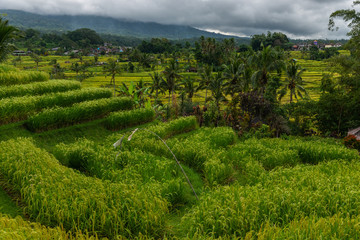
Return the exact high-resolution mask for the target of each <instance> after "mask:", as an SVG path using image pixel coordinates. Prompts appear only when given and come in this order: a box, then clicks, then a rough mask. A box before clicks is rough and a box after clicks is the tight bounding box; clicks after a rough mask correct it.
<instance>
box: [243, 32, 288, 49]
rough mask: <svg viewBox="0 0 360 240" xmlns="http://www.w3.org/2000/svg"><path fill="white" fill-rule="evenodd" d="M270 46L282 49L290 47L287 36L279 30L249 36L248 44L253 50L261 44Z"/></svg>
mask: <svg viewBox="0 0 360 240" xmlns="http://www.w3.org/2000/svg"><path fill="white" fill-rule="evenodd" d="M262 44H263V45H264V46H265V47H267V46H272V47H277V46H278V47H280V48H282V49H290V47H291V45H292V44H291V43H290V41H289V39H288V37H287V36H286V35H285V34H283V33H281V32H274V33H271V32H268V33H267V35H265V34H264V33H263V34H257V35H253V36H252V38H251V42H250V45H251V47H252V49H253V50H254V51H258V50H261V45H262Z"/></svg>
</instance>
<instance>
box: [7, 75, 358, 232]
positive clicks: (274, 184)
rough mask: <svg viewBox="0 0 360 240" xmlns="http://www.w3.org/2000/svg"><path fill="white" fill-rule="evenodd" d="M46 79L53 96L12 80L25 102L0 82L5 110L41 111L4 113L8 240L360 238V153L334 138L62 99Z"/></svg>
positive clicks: (106, 100) (127, 103)
mask: <svg viewBox="0 0 360 240" xmlns="http://www.w3.org/2000/svg"><path fill="white" fill-rule="evenodd" d="M24 74H25V73H24ZM15 82H17V83H18V81H15ZM43 82H45V83H48V84H49V85H47V88H46V90H44V91H45V92H46V93H44V91H40V90H39V89H41V88H42V85H31V84H38V83H26V85H29V86H30V85H31V86H32V87H31V88H32V89H38V90H36V91H35V90H34V94H38V95H32V93H29V92H28V91H27V90H26V89H27V88H26V87H21V86H25V83H24V85H21V84H20V85H19V84H17V85H14V84H13V85H12V86H18V87H19V89H20V90H19V91H24V96H23V97H22V96H19V95H21V94H20V93H19V92H16V91H14V88H11V87H3V86H1V87H0V89H5V90H4V91H3V92H5V93H4V96H5V97H3V98H2V99H1V100H0V103H1V105H0V107H1V106H5V105H6V104H7V103H9V104H10V103H11V102H19V104H20V103H21V102H23V103H24V105H25V107H26V108H24V109H28V108H29V106H36V107H34V109H36V110H33V111H29V114H27V115H26V116H25V117H18V118H15V117H13V115H11V117H10V116H8V115H9V114H10V113H12V111H9V112H5V111H4V114H3V116H4V119H7V121H3V125H1V126H0V189H1V190H0V204H1V207H0V229H1V231H0V238H2V239H102V238H107V239H218V238H220V239H289V238H293V239H329V238H332V239H349V238H354V239H356V238H357V237H358V236H359V231H358V230H359V216H360V201H359V197H358V196H359V194H360V188H359V186H360V176H359V172H360V162H359V160H360V156H359V153H358V152H357V151H355V150H349V149H347V148H345V147H344V146H343V145H342V144H341V143H339V142H337V141H335V140H333V139H321V138H300V137H286V138H279V139H268V138H264V139H256V138H249V139H238V138H237V136H236V134H235V133H234V132H233V130H232V129H231V128H228V127H218V128H199V126H198V125H197V121H196V119H195V118H194V117H186V118H179V119H176V120H173V121H169V122H166V123H163V122H159V121H157V120H154V118H155V117H154V112H153V110H152V109H133V104H132V102H131V100H130V99H127V98H119V97H116V98H114V97H111V93H110V95H106V96H104V97H101V98H99V99H91V98H90V99H89V98H88V97H83V95H82V94H83V93H84V92H86V94H85V95H86V96H95V95H96V94H88V93H89V90H86V89H84V88H81V89H77V90H72V89H69V90H64V91H62V92H59V91H58V90H55V89H58V87H56V86H55V85H54V93H53V92H51V91H49V86H51V84H52V83H54V82H53V80H45V81H43ZM69 83H71V81H70V82H69ZM70 85H71V84H70ZM8 89H10V90H8ZM21 89H23V90H21ZM44 89H45V88H44ZM74 91H75V92H76V94H75V95H74V94H73V92H74ZM94 91H102V90H101V89H97V88H94ZM0 92H1V91H0ZM15 92H16V94H15ZM105 92H106V91H105ZM79 93H81V94H79ZM13 94H15V95H13ZM59 94H60V95H59ZM61 94H65V95H61ZM25 95H26V96H25ZM53 96H55V97H53ZM59 96H62V97H63V98H64V100H63V101H60V102H66V101H68V103H67V104H65V105H64V106H63V105H62V104H58V103H57V102H58V100H57V99H59V98H60V97H59ZM64 96H67V97H64ZM68 96H71V97H68ZM74 96H77V97H74ZM78 96H81V97H78ZM19 99H20V100H19ZM29 99H31V100H29ZM33 99H36V101H35V100H33ZM38 99H50V100H46V101H45V100H41V101H40V100H38ZM67 99H70V100H67ZM73 99H77V101H74V100H73ZM15 100H16V101H15ZM28 101H30V102H28ZM38 102H42V103H43V102H45V103H46V104H44V105H42V104H39V103H38ZM5 103H6V104H5ZM54 103H55V104H54ZM37 104H38V105H37ZM19 106H22V105H19ZM14 109H16V107H14ZM20 112H21V111H20ZM135 129H137V130H136V131H135ZM114 130H116V131H114ZM161 139H163V140H164V141H162V140H161ZM169 149H170V150H171V152H170V151H169ZM174 156H175V157H176V159H175V158H174ZM176 160H178V162H179V164H180V165H179V164H178V163H177V161H176ZM180 166H181V167H182V168H180ZM182 169H183V170H182ZM195 194H196V195H195Z"/></svg>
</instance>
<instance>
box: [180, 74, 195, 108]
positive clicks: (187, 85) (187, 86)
mask: <svg viewBox="0 0 360 240" xmlns="http://www.w3.org/2000/svg"><path fill="white" fill-rule="evenodd" d="M179 85H181V86H182V92H183V93H184V94H187V98H188V99H189V101H190V102H192V98H193V96H194V94H195V93H196V90H197V88H196V86H195V81H194V79H191V78H190V77H187V78H183V79H182V80H181V82H180V84H179Z"/></svg>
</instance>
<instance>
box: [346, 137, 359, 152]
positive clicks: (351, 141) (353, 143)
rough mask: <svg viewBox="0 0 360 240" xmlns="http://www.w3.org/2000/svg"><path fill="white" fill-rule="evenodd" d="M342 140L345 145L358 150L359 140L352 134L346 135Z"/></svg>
mask: <svg viewBox="0 0 360 240" xmlns="http://www.w3.org/2000/svg"><path fill="white" fill-rule="evenodd" d="M343 142H344V145H345V146H346V147H348V148H353V149H356V150H358V151H360V140H357V138H356V137H355V136H354V135H348V136H347V137H345V138H344V140H343Z"/></svg>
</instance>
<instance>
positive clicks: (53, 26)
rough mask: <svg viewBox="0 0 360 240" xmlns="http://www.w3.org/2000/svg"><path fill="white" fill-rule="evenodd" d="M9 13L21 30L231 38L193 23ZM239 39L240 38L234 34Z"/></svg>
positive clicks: (175, 37) (173, 37)
mask: <svg viewBox="0 0 360 240" xmlns="http://www.w3.org/2000/svg"><path fill="white" fill-rule="evenodd" d="M0 13H2V14H6V16H5V18H6V19H8V20H9V23H10V24H11V25H13V26H16V27H18V28H20V29H27V28H33V29H37V30H40V31H43V32H49V31H56V32H66V31H73V30H76V29H79V28H90V29H93V30H95V31H96V32H98V33H102V34H112V35H121V36H132V37H138V38H152V37H161V38H162V37H163V38H168V39H187V38H198V37H200V36H204V37H212V38H230V37H234V36H227V35H222V34H216V33H211V32H207V31H203V30H199V29H196V28H194V27H190V26H180V25H164V24H159V23H155V22H139V21H129V20H121V19H115V18H110V17H101V16H93V15H77V16H70V15H40V14H34V13H29V12H24V11H18V10H0ZM234 38H237V37H234Z"/></svg>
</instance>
